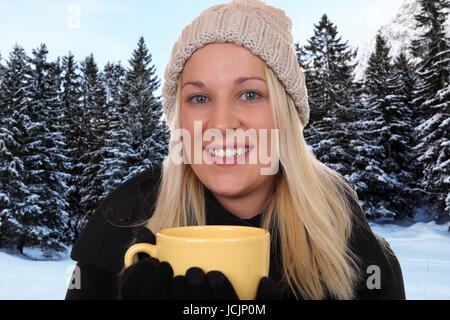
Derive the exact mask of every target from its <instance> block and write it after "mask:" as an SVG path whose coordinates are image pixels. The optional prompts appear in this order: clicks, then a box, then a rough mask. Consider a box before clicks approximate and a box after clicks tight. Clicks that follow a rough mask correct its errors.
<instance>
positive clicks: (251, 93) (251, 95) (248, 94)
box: [241, 91, 261, 101]
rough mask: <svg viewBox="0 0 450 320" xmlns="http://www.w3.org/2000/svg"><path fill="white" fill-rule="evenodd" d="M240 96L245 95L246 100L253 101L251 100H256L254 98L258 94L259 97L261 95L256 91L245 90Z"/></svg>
mask: <svg viewBox="0 0 450 320" xmlns="http://www.w3.org/2000/svg"><path fill="white" fill-rule="evenodd" d="M242 96H245V97H246V98H247V101H253V100H256V99H257V98H258V96H259V97H261V95H260V94H259V93H256V92H254V91H247V92H244V93H243V94H242V95H241V97H242Z"/></svg>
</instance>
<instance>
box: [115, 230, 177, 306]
mask: <svg viewBox="0 0 450 320" xmlns="http://www.w3.org/2000/svg"><path fill="white" fill-rule="evenodd" d="M141 242H147V243H151V244H155V243H156V238H155V235H154V234H153V233H152V232H151V231H150V230H149V229H148V228H145V227H139V228H138V229H137V233H136V243H141ZM138 257H139V262H138V263H136V264H133V265H131V266H130V267H128V268H126V269H125V270H124V271H123V273H122V274H121V275H120V277H119V296H120V298H121V299H125V300H128V299H136V300H138V299H164V300H166V299H169V298H170V286H169V284H170V281H171V279H172V277H173V270H172V267H171V266H170V265H169V264H168V263H167V262H159V260H158V259H155V258H153V257H150V256H148V255H147V254H145V253H144V254H141V253H139V254H138Z"/></svg>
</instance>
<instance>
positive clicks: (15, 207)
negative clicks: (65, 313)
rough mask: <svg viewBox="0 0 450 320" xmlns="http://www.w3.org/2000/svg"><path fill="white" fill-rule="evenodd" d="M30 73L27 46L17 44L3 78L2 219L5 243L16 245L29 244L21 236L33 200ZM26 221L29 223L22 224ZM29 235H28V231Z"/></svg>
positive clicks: (2, 235) (3, 241)
mask: <svg viewBox="0 0 450 320" xmlns="http://www.w3.org/2000/svg"><path fill="white" fill-rule="evenodd" d="M29 73H30V71H29V66H28V64H27V56H26V53H25V51H24V49H23V48H22V47H20V46H18V45H16V46H14V48H13V50H12V52H11V53H10V55H9V59H8V60H7V63H6V65H5V68H4V71H3V77H4V78H3V81H2V94H1V104H2V118H1V127H0V129H1V130H2V131H1V135H2V136H1V141H2V143H1V147H2V148H1V151H0V152H1V153H2V157H1V158H0V161H1V163H0V165H1V167H0V168H1V175H0V178H1V180H2V181H1V183H0V186H1V187H2V202H1V205H2V207H1V211H0V212H1V214H2V217H1V221H2V226H1V227H2V233H1V235H0V236H1V243H2V245H15V246H17V247H19V250H21V249H20V246H22V248H23V245H25V244H28V241H26V239H23V238H22V239H23V244H22V245H21V244H19V241H18V237H21V235H22V234H24V232H25V230H24V229H25V228H27V223H26V222H27V221H23V220H24V219H25V217H26V216H27V215H28V213H29V211H30V210H32V209H33V207H31V208H30V206H29V203H30V202H32V201H33V193H32V191H31V190H30V187H29V186H27V185H26V183H25V182H26V176H25V168H24V163H23V150H22V143H23V140H24V139H25V138H26V137H27V128H28V127H29V124H30V122H31V120H30V118H29V116H28V115H27V113H28V112H27V110H26V108H27V97H26V89H27V86H28V84H27V81H28V80H27V76H28V74H29ZM23 223H24V225H25V227H22V224H23ZM25 236H26V235H25Z"/></svg>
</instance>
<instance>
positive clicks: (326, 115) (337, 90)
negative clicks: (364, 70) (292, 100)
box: [296, 15, 358, 177]
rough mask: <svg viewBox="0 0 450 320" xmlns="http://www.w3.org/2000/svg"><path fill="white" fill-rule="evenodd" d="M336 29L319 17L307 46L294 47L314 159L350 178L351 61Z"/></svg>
mask: <svg viewBox="0 0 450 320" xmlns="http://www.w3.org/2000/svg"><path fill="white" fill-rule="evenodd" d="M347 43H348V42H345V43H343V42H342V38H341V37H339V36H338V32H337V28H336V26H335V25H334V24H333V23H332V22H331V21H330V20H329V19H328V17H327V15H323V16H322V18H321V20H320V22H319V23H318V24H317V25H315V30H314V35H313V36H312V37H311V38H310V39H309V40H308V45H306V46H304V47H300V46H299V45H298V44H296V51H297V57H298V62H299V64H300V66H301V67H302V69H303V70H304V71H305V77H306V84H307V89H308V97H309V102H310V106H311V119H310V124H309V125H308V126H307V127H306V128H305V130H304V134H305V138H306V140H307V141H308V144H309V145H311V147H312V149H313V151H314V153H315V154H316V156H317V157H318V159H319V160H320V161H321V162H323V163H325V164H326V165H327V166H329V167H331V168H333V169H335V170H336V171H338V172H339V173H341V174H342V175H344V176H347V177H348V176H349V175H351V174H352V171H353V170H352V162H353V160H354V156H353V155H352V154H351V152H350V150H351V147H350V145H351V144H352V140H353V139H354V138H355V136H354V134H353V133H352V131H353V128H352V126H353V124H352V123H353V121H354V120H355V119H357V118H358V116H357V112H358V108H357V105H358V103H357V101H356V100H355V99H354V92H353V87H354V85H353V80H354V78H353V70H354V68H355V64H354V62H353V59H354V58H355V55H356V52H352V51H351V50H350V49H349V47H348V45H347Z"/></svg>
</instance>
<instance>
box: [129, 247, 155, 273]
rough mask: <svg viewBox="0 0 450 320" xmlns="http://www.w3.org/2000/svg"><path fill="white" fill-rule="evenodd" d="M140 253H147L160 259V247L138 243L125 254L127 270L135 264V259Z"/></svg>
mask: <svg viewBox="0 0 450 320" xmlns="http://www.w3.org/2000/svg"><path fill="white" fill-rule="evenodd" d="M138 253H146V254H148V255H150V256H151V257H153V258H156V259H158V245H157V244H156V245H155V244H150V243H136V244H135V245H132V246H131V247H130V248H129V249H128V250H127V252H126V253H125V258H124V260H125V268H128V267H129V266H131V265H132V264H134V258H135V257H136V255H137V254H138Z"/></svg>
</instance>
